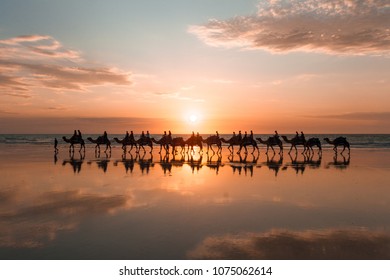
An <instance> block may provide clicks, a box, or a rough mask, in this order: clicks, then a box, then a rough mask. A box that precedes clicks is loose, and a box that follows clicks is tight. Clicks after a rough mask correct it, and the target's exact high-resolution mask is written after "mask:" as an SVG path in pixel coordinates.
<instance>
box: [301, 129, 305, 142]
mask: <svg viewBox="0 0 390 280" xmlns="http://www.w3.org/2000/svg"><path fill="white" fill-rule="evenodd" d="M301 139H302V141H306V139H305V134H304V133H303V131H301Z"/></svg>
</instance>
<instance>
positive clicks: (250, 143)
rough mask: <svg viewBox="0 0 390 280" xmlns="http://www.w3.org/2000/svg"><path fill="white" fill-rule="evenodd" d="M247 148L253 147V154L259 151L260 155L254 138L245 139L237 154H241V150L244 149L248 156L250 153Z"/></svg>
mask: <svg viewBox="0 0 390 280" xmlns="http://www.w3.org/2000/svg"><path fill="white" fill-rule="evenodd" d="M246 146H252V147H253V151H252V154H253V153H254V152H255V150H257V152H258V153H259V147H258V146H257V143H256V140H255V139H253V138H252V137H246V138H245V137H244V138H243V139H242V141H241V143H240V149H239V150H238V152H237V154H239V153H241V149H242V148H244V149H245V153H246V154H247V153H248V149H247V147H246Z"/></svg>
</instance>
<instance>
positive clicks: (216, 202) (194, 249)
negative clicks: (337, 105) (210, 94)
mask: <svg viewBox="0 0 390 280" xmlns="http://www.w3.org/2000/svg"><path fill="white" fill-rule="evenodd" d="M0 155H1V158H2V160H1V162H0V176H1V178H2V179H1V182H0V202H1V203H0V256H1V258H2V259H189V258H195V259H210V258H211V259H212V258H217V259H261V258H265V259H390V235H389V233H390V219H389V214H390V187H389V186H390V176H389V174H390V150H387V149H376V150H364V149H356V150H352V152H351V155H350V157H349V156H348V154H347V153H345V154H344V155H340V154H339V155H338V156H337V157H335V156H334V153H333V151H331V150H325V151H324V152H323V154H322V156H320V155H318V154H317V153H315V154H314V155H313V156H312V157H305V156H303V155H301V154H297V155H295V153H294V154H292V155H291V156H289V155H288V154H287V153H285V154H284V156H283V157H281V156H280V155H279V154H275V155H274V154H273V153H270V154H269V156H267V155H266V154H265V153H264V150H263V149H262V150H261V152H260V155H259V156H257V154H255V155H252V154H250V153H249V154H248V155H247V156H245V154H244V153H241V157H240V156H239V155H237V154H233V155H232V154H230V153H229V151H228V150H227V148H226V147H224V148H223V151H222V153H221V154H209V155H207V154H206V153H203V154H202V155H201V154H200V153H199V152H195V153H194V154H193V155H192V156H191V155H184V156H183V155H181V154H180V153H179V154H177V155H175V156H172V155H171V154H170V155H165V154H163V155H160V154H159V153H158V149H155V150H154V152H153V153H152V154H151V153H149V152H147V153H141V155H140V156H138V155H137V154H136V153H135V152H134V151H133V152H132V154H129V153H127V154H126V155H125V156H123V154H122V151H121V149H120V148H119V147H115V148H113V150H112V153H111V154H106V153H104V152H103V151H102V152H101V153H100V155H95V153H94V151H93V149H87V151H86V154H85V155H84V154H80V153H78V152H77V151H76V152H75V153H74V154H73V155H72V154H71V155H70V154H69V153H68V151H67V149H66V148H63V147H61V149H60V152H59V153H58V154H57V155H56V156H54V153H53V151H52V147H48V146H38V147H37V146H34V147H32V146H28V145H16V146H10V145H9V146H7V148H6V149H5V148H4V147H1V148H0Z"/></svg>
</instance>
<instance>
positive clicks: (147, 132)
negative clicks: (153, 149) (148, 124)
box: [146, 130, 150, 138]
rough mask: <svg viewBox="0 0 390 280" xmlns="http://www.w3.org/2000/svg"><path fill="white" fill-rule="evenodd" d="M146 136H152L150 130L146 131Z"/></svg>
mask: <svg viewBox="0 0 390 280" xmlns="http://www.w3.org/2000/svg"><path fill="white" fill-rule="evenodd" d="M146 138H150V134H149V130H147V131H146Z"/></svg>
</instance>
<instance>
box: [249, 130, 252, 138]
mask: <svg viewBox="0 0 390 280" xmlns="http://www.w3.org/2000/svg"><path fill="white" fill-rule="evenodd" d="M249 138H250V139H252V140H253V131H252V130H251V135H250V136H249Z"/></svg>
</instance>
